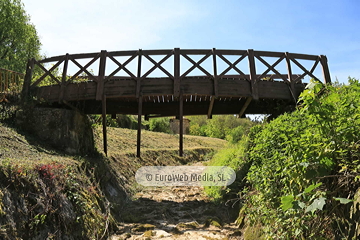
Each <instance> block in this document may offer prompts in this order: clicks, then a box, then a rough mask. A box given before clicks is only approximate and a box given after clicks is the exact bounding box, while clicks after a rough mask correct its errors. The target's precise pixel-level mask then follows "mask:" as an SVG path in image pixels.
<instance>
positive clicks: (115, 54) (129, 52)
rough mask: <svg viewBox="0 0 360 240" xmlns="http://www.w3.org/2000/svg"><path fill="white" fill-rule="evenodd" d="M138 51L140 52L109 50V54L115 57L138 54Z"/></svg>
mask: <svg viewBox="0 0 360 240" xmlns="http://www.w3.org/2000/svg"><path fill="white" fill-rule="evenodd" d="M137 53H138V50H130V51H129V50H128V51H112V52H108V54H110V55H111V56H114V57H125V56H133V55H134V54H137Z"/></svg>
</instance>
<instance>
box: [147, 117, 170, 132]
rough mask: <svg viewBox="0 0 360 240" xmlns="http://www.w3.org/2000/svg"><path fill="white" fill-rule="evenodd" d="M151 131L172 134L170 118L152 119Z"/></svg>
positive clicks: (150, 122)
mask: <svg viewBox="0 0 360 240" xmlns="http://www.w3.org/2000/svg"><path fill="white" fill-rule="evenodd" d="M149 130H150V131H154V132H164V133H171V131H170V121H169V118H167V117H163V118H151V119H150V121H149Z"/></svg>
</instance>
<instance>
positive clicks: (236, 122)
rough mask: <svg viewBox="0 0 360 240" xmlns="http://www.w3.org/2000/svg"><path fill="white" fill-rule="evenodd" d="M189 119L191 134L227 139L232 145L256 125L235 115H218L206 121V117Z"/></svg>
mask: <svg viewBox="0 0 360 240" xmlns="http://www.w3.org/2000/svg"><path fill="white" fill-rule="evenodd" d="M189 119H190V134H192V135H197V136H207V137H213V138H221V139H226V140H228V141H229V142H231V143H236V142H238V141H239V140H240V139H241V138H242V136H244V135H246V134H247V133H248V132H249V129H250V128H251V127H252V126H254V125H255V123H254V122H252V121H250V120H249V119H242V118H237V117H235V116H233V115H216V116H213V119H206V116H191V117H189Z"/></svg>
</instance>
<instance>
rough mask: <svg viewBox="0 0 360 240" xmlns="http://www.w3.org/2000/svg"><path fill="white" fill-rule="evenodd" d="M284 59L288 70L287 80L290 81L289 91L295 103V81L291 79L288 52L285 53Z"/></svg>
mask: <svg viewBox="0 0 360 240" xmlns="http://www.w3.org/2000/svg"><path fill="white" fill-rule="evenodd" d="M285 57H286V58H285V59H286V66H287V69H288V79H289V81H290V90H291V95H292V97H293V98H294V101H295V103H296V102H297V97H298V95H297V92H296V89H295V79H293V77H292V70H291V61H290V56H289V53H288V52H285Z"/></svg>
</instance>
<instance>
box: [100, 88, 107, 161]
mask: <svg viewBox="0 0 360 240" xmlns="http://www.w3.org/2000/svg"><path fill="white" fill-rule="evenodd" d="M101 110H102V125H103V146H104V153H105V155H106V156H107V132H106V95H105V94H103V95H102V107H101Z"/></svg>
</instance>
